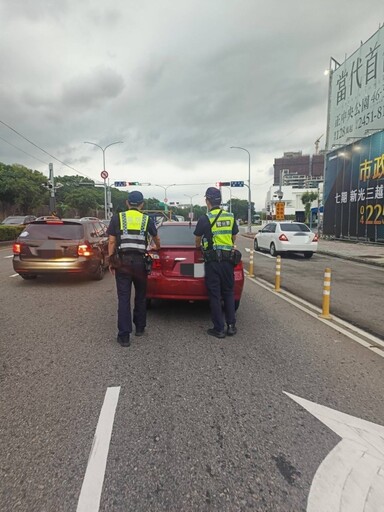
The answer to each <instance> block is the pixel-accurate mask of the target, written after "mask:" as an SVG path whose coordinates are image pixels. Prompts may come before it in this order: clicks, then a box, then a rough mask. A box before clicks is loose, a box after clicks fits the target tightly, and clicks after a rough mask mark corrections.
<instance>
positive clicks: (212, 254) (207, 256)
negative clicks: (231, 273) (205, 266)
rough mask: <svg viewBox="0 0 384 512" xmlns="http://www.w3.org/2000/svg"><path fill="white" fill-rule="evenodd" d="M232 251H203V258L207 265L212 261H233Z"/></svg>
mask: <svg viewBox="0 0 384 512" xmlns="http://www.w3.org/2000/svg"><path fill="white" fill-rule="evenodd" d="M231 256H232V250H229V251H225V250H223V249H207V250H205V251H203V258H204V261H205V263H210V262H211V261H218V262H221V261H231Z"/></svg>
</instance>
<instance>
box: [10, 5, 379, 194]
mask: <svg viewBox="0 0 384 512" xmlns="http://www.w3.org/2000/svg"><path fill="white" fill-rule="evenodd" d="M334 6H335V4H334V2H333V1H331V0H323V2H321V3H319V2H318V3H316V2H314V1H309V2H303V1H302V0H287V1H285V2H281V1H280V0H270V1H269V2H268V3H266V2H262V1H260V0H236V1H234V0H229V1H228V2H224V3H223V2H222V0H211V1H210V2H206V0H183V2H174V0H162V1H161V2H155V1H152V0H142V1H141V2H140V3H137V2H134V1H133V0H115V1H114V2H113V4H108V5H106V4H105V2H103V1H101V0H84V1H81V2H79V1H75V0H62V1H61V2H56V0H13V1H12V2H11V1H7V0H0V15H1V17H2V19H4V20H6V23H4V25H3V30H2V43H3V44H2V45H1V47H0V111H1V112H2V115H1V116H0V117H1V118H2V119H3V120H4V121H6V122H8V123H9V124H10V125H12V126H14V127H15V128H17V129H18V131H20V132H21V133H23V134H24V135H26V136H27V137H28V138H30V139H31V140H33V141H34V142H36V143H38V144H39V145H40V146H41V147H43V148H45V149H46V150H49V151H50V152H51V153H52V154H54V155H56V156H58V157H59V158H60V159H62V160H63V161H66V162H72V165H73V166H74V167H78V168H79V170H80V171H82V172H84V173H89V175H90V176H91V177H93V178H98V176H99V170H100V163H101V151H99V150H97V148H93V149H92V148H91V147H87V146H86V145H84V144H83V141H84V140H89V141H94V142H95V143H97V144H100V145H101V146H106V145H107V144H109V143H110V142H111V141H117V140H122V141H124V144H121V145H117V146H114V147H112V148H109V149H108V152H107V159H108V165H109V167H110V169H111V175H114V174H115V175H116V178H121V179H122V178H124V177H125V176H126V175H127V173H128V174H129V175H130V176H132V178H134V177H135V176H134V174H137V178H139V177H140V179H142V178H146V179H143V181H151V180H152V181H153V180H159V181H160V180H161V182H162V183H164V182H165V183H172V182H175V181H179V182H184V183H185V182H188V181H189V180H195V181H196V182H198V181H200V182H202V183H205V181H206V180H207V179H212V181H213V182H215V181H217V180H218V179H221V178H224V177H225V176H223V174H225V173H228V175H230V174H231V173H232V172H235V170H236V172H238V173H240V174H241V173H242V172H244V167H246V166H244V163H246V162H245V157H246V155H244V154H243V152H240V151H234V150H230V149H229V146H232V145H235V146H243V147H247V148H248V149H249V150H250V151H251V154H252V166H253V167H254V169H255V175H256V176H257V179H256V178H255V182H257V183H262V182H263V180H264V181H266V180H268V178H269V177H270V176H271V168H272V165H273V159H274V158H275V157H278V156H281V155H282V154H283V152H284V151H289V150H303V151H304V152H311V151H313V150H314V141H315V140H316V139H317V138H318V137H319V136H320V135H321V134H322V133H324V132H325V129H326V109H327V90H328V81H327V79H326V78H325V77H324V76H323V71H324V69H325V68H326V67H327V66H328V63H329V58H330V56H331V55H332V56H334V57H335V58H337V59H338V60H342V59H343V58H344V55H345V53H348V54H350V53H352V52H353V51H354V50H355V49H356V48H357V47H358V46H359V44H360V40H366V39H368V37H370V35H371V34H372V33H373V32H374V31H375V30H376V29H377V28H378V21H377V12H382V7H381V0H380V1H379V0H371V3H370V9H369V10H366V12H365V13H364V16H363V17H362V16H361V2H360V0H338V3H337V7H338V12H340V13H341V15H340V16H337V17H336V16H330V15H329V13H330V12H332V11H333V10H334ZM0 136H1V137H3V138H5V139H7V140H9V142H11V143H13V144H15V145H17V146H19V145H21V147H22V148H24V149H25V150H26V151H28V148H29V150H30V152H31V153H32V154H36V156H37V157H42V160H43V161H45V159H46V158H47V159H49V157H47V156H44V155H42V154H39V152H38V150H37V149H33V150H31V148H30V146H28V144H27V143H26V142H25V141H22V139H20V137H18V136H17V135H16V134H14V133H12V132H10V131H9V130H7V129H6V128H5V127H4V126H0ZM324 139H325V137H323V138H322V141H324ZM0 147H1V150H2V155H3V157H2V158H3V159H5V160H6V163H12V161H18V162H21V163H23V162H24V163H25V165H29V166H31V167H33V168H35V167H36V166H39V165H41V168H42V169H44V171H45V168H44V165H43V164H40V162H35V163H33V160H31V158H29V157H27V156H26V155H23V154H22V153H18V151H17V150H16V149H12V147H6V144H4V143H3V142H2V141H1V140H0ZM35 151H36V153H35ZM24 158H25V160H24ZM256 169H257V172H256ZM68 172H71V171H69V170H68ZM155 182H156V181H155ZM175 188H176V187H175ZM261 188H262V187H261ZM238 193H239V194H241V191H239V192H238ZM257 193H259V189H258V191H257Z"/></svg>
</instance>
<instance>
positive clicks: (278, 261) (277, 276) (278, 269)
mask: <svg viewBox="0 0 384 512" xmlns="http://www.w3.org/2000/svg"><path fill="white" fill-rule="evenodd" d="M280 275H281V256H277V257H276V274H275V292H279V291H280Z"/></svg>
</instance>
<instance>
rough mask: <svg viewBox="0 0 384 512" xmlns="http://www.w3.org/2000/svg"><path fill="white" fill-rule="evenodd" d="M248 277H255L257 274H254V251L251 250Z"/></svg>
mask: <svg viewBox="0 0 384 512" xmlns="http://www.w3.org/2000/svg"><path fill="white" fill-rule="evenodd" d="M248 277H255V274H254V273H253V249H251V252H250V253H249V272H248Z"/></svg>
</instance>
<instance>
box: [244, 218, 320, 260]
mask: <svg viewBox="0 0 384 512" xmlns="http://www.w3.org/2000/svg"><path fill="white" fill-rule="evenodd" d="M253 243H254V249H255V251H260V250H266V251H269V252H270V254H271V255H272V256H277V255H278V254H279V253H289V252H291V253H296V252H300V253H303V254H304V257H305V258H311V257H312V256H313V253H314V252H316V251H317V245H318V236H317V234H316V233H313V231H311V230H310V229H309V227H308V226H307V225H306V224H304V223H303V222H293V221H281V222H270V223H268V224H266V225H265V226H264V228H263V229H261V230H260V231H258V232H257V233H256V235H255V238H254V242H253Z"/></svg>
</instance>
